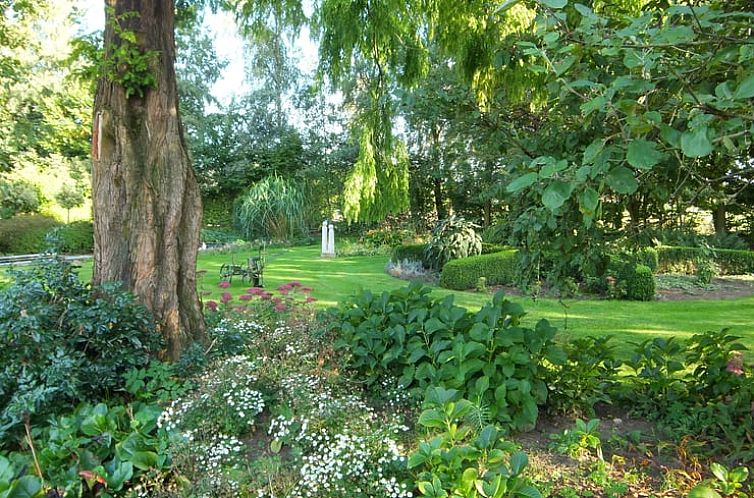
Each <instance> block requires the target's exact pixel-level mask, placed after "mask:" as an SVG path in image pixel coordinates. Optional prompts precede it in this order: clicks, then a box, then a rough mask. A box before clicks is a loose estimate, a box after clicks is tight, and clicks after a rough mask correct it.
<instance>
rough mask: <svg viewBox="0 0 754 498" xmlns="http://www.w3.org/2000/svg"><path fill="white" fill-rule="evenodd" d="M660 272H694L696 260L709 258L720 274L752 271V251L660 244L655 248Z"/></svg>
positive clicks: (753, 263)
mask: <svg viewBox="0 0 754 498" xmlns="http://www.w3.org/2000/svg"><path fill="white" fill-rule="evenodd" d="M657 256H658V260H659V265H658V267H659V270H660V271H661V272H681V273H688V274H690V275H693V274H695V273H696V269H697V268H696V265H697V261H703V260H705V259H708V257H709V258H711V259H712V261H714V262H715V263H717V266H718V267H719V269H720V275H743V274H746V273H754V251H743V250H739V249H703V248H700V247H677V246H660V247H658V248H657Z"/></svg>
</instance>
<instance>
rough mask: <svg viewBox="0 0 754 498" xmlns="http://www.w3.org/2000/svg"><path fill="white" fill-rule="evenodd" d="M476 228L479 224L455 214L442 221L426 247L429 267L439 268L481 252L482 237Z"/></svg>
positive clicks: (425, 255)
mask: <svg viewBox="0 0 754 498" xmlns="http://www.w3.org/2000/svg"><path fill="white" fill-rule="evenodd" d="M474 228H477V225H475V224H474V223H471V222H468V221H466V220H464V219H463V218H457V217H455V216H451V217H450V218H447V219H445V220H442V221H440V222H439V223H438V224H437V226H436V227H435V229H434V230H433V231H432V238H431V239H430V241H429V243H428V244H427V246H426V247H425V248H424V260H425V261H426V262H427V264H428V265H429V267H430V268H433V269H435V270H439V269H441V268H442V267H443V266H444V265H445V263H447V262H448V261H450V260H453V259H461V258H467V257H469V256H475V255H478V254H481V252H482V238H481V237H480V236H479V235H478V234H477V233H476V231H474Z"/></svg>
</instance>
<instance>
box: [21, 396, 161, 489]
mask: <svg viewBox="0 0 754 498" xmlns="http://www.w3.org/2000/svg"><path fill="white" fill-rule="evenodd" d="M161 412H162V409H161V408H160V407H159V406H157V405H145V404H142V403H136V404H134V405H128V406H126V405H117V406H113V407H108V406H106V405H105V404H102V403H100V404H98V405H89V404H82V405H81V406H79V407H78V408H77V409H76V410H75V411H74V412H73V413H72V414H69V415H66V416H61V417H59V418H56V419H53V420H51V421H50V425H49V427H46V428H44V429H43V430H41V431H40V432H41V434H40V435H39V439H38V441H37V443H38V445H39V448H40V449H39V450H38V458H39V464H40V467H41V468H42V469H43V476H44V478H45V484H46V485H48V486H50V487H51V488H53V489H56V490H58V492H59V493H60V494H54V495H52V494H48V495H47V496H100V495H99V494H89V493H90V491H89V490H90V489H92V488H93V487H94V486H95V482H96V481H95V479H94V478H90V479H87V476H86V475H82V474H81V472H82V471H90V472H92V473H93V474H94V475H95V476H96V475H99V476H100V477H102V478H103V479H104V481H105V482H106V483H107V489H108V490H109V491H110V492H111V493H113V494H115V495H116V496H121V494H122V493H123V491H124V490H126V489H128V488H129V487H130V486H131V485H132V484H133V483H135V482H138V481H139V478H140V477H141V476H144V475H145V474H147V473H150V474H151V475H152V476H153V477H155V480H156V481H157V482H159V481H161V480H163V479H166V478H169V476H168V473H169V472H170V470H171V460H170V452H169V451H168V439H167V435H166V433H165V432H164V431H158V429H157V419H158V417H159V415H160V413H161ZM28 463H31V462H28ZM87 481H89V482H87Z"/></svg>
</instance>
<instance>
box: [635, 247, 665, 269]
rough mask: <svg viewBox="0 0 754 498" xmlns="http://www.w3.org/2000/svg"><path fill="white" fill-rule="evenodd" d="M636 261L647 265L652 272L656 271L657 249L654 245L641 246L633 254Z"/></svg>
mask: <svg viewBox="0 0 754 498" xmlns="http://www.w3.org/2000/svg"><path fill="white" fill-rule="evenodd" d="M634 257H635V261H636V263H638V264H640V265H644V266H646V267H648V268H649V269H650V270H652V272H653V273H654V272H656V271H657V267H658V266H659V265H660V262H659V258H658V256H657V249H655V248H654V247H642V248H641V249H639V250H638V251H636V253H635V254H634Z"/></svg>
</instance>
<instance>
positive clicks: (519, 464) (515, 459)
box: [511, 451, 529, 475]
mask: <svg viewBox="0 0 754 498" xmlns="http://www.w3.org/2000/svg"><path fill="white" fill-rule="evenodd" d="M527 465H529V458H528V457H527V456H526V453H524V452H523V451H517V452H516V453H514V454H513V456H512V457H511V472H512V473H513V474H514V475H518V474H520V473H521V472H523V470H524V469H525V468H526V466H527Z"/></svg>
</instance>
